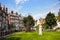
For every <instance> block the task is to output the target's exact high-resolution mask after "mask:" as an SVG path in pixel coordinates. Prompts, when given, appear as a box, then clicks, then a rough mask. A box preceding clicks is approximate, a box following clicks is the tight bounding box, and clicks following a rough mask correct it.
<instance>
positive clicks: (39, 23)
mask: <svg viewBox="0 0 60 40" xmlns="http://www.w3.org/2000/svg"><path fill="white" fill-rule="evenodd" d="M37 25H39V35H42V25H41V22H40V20H38V22H37Z"/></svg>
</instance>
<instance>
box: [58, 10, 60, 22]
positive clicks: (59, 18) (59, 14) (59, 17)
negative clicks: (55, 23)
mask: <svg viewBox="0 0 60 40" xmlns="http://www.w3.org/2000/svg"><path fill="white" fill-rule="evenodd" d="M58 20H59V21H60V9H59V12H58Z"/></svg>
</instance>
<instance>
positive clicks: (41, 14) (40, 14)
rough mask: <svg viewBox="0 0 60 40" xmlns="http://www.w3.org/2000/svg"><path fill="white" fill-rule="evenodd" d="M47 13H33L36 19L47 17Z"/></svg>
mask: <svg viewBox="0 0 60 40" xmlns="http://www.w3.org/2000/svg"><path fill="white" fill-rule="evenodd" d="M46 15H47V13H36V14H33V18H34V19H35V20H38V19H39V18H45V17H46Z"/></svg>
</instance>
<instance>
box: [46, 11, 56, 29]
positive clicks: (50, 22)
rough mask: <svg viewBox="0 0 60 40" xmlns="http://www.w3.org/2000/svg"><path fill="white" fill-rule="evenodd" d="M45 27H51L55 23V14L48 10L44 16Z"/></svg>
mask: <svg viewBox="0 0 60 40" xmlns="http://www.w3.org/2000/svg"><path fill="white" fill-rule="evenodd" d="M45 23H46V28H49V29H52V28H53V27H54V26H56V25H57V23H56V19H55V15H54V14H53V13H51V12H49V13H48V14H47V16H46V18H45Z"/></svg>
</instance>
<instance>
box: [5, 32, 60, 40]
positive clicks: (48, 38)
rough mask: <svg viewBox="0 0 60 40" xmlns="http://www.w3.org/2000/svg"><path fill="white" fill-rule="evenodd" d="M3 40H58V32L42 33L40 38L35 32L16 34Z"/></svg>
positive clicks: (59, 37) (59, 35)
mask: <svg viewBox="0 0 60 40" xmlns="http://www.w3.org/2000/svg"><path fill="white" fill-rule="evenodd" d="M5 40H60V32H43V35H42V36H40V35H38V33H37V32H17V33H13V34H11V35H10V36H9V37H7V38H6V39H5Z"/></svg>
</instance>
